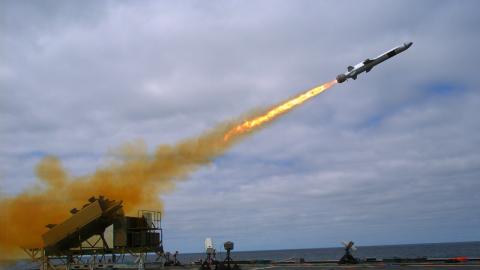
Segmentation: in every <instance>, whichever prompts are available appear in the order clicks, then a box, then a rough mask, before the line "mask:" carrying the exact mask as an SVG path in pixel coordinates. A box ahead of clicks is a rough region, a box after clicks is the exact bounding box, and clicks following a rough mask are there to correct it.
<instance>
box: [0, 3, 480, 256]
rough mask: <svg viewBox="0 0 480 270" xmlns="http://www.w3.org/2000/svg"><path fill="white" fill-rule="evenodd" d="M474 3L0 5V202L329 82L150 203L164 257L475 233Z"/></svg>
mask: <svg viewBox="0 0 480 270" xmlns="http://www.w3.org/2000/svg"><path fill="white" fill-rule="evenodd" d="M479 9H480V3H479V2H478V1H390V0H388V1H353V0H352V1H305V0H301V1H293V0H291V1H273V0H272V1H266V0H265V1H81V2H79V1H2V2H1V3H0V59H2V60H1V61H0V194H1V196H13V195H15V194H19V193H20V192H22V191H24V190H27V189H29V188H31V187H32V186H34V185H35V183H36V181H37V179H36V176H35V173H34V170H35V165H36V164H37V163H38V162H39V161H40V160H41V159H42V158H43V157H44V156H46V155H56V156H58V157H59V158H60V159H61V160H62V162H63V164H64V165H65V167H66V168H67V169H68V170H69V171H70V172H71V173H72V174H74V175H84V174H88V173H90V172H92V171H94V170H95V169H96V168H97V167H100V166H101V165H102V164H103V162H105V159H106V157H108V155H109V153H111V151H112V150H113V149H115V148H116V147H118V146H120V145H122V144H124V143H128V142H135V141H139V140H142V141H144V142H145V143H146V144H147V145H148V147H149V149H150V150H151V151H153V150H154V149H155V147H156V146H157V145H159V144H171V143H175V142H178V141H180V140H182V139H185V138H190V137H194V136H196V135H198V134H201V133H202V132H204V131H206V130H208V129H210V128H212V127H214V126H216V125H217V124H218V123H221V122H222V121H225V120H229V119H234V118H236V117H238V116H239V115H241V114H243V113H245V112H248V111H250V110H252V109H255V108H262V107H265V106H270V105H273V104H276V103H278V102H279V101H282V100H285V99H286V98H289V97H292V96H294V95H296V94H298V93H300V92H301V91H304V90H307V89H309V88H311V87H314V86H316V85H319V84H322V83H324V82H327V81H330V80H332V79H334V78H335V77H336V75H338V74H339V73H343V72H345V70H346V67H347V66H349V65H354V64H356V63H358V62H360V61H363V60H365V59H366V58H368V57H370V58H371V57H375V56H377V55H379V54H381V53H383V52H385V51H387V50H388V49H390V48H392V47H395V46H398V45H400V44H402V43H404V42H408V41H412V42H413V46H412V47H411V48H410V49H409V50H407V51H405V52H403V53H402V54H400V55H398V56H396V57H394V58H392V59H390V60H388V61H386V62H385V63H383V64H381V65H380V66H378V67H375V68H374V69H373V70H372V71H371V72H370V73H368V74H361V75H360V76H359V77H358V79H357V80H356V81H353V80H349V81H347V82H346V83H343V84H338V85H336V86H334V87H333V88H332V89H330V90H328V91H327V92H326V93H323V94H321V95H320V96H318V97H316V98H314V99H313V100H311V101H309V102H307V103H306V104H305V105H303V106H301V107H300V108H298V109H296V110H294V111H292V112H290V113H288V114H287V115H285V116H283V117H282V118H281V119H279V120H277V121H275V122H274V123H272V124H271V125H268V126H267V127H265V128H264V129H262V130H261V131H259V132H256V133H255V134H253V135H252V136H250V137H248V138H247V139H245V140H243V141H242V142H241V143H239V144H237V145H236V146H235V147H233V148H232V149H231V150H230V151H228V152H227V153H226V154H225V155H223V156H221V157H219V158H218V159H216V160H215V161H214V162H213V163H212V164H210V165H208V166H205V167H203V168H201V169H200V170H198V171H196V172H195V173H193V174H191V175H190V176H189V177H188V178H187V179H185V180H184V181H182V182H180V183H178V184H177V186H176V189H175V190H174V191H172V192H171V193H169V194H167V195H163V197H162V199H163V200H164V203H165V210H164V213H163V220H162V226H163V230H164V246H165V249H166V250H172V251H173V250H179V251H180V252H201V251H202V250H203V241H204V239H205V238H206V237H212V238H213V240H214V242H215V243H216V244H217V245H218V246H219V247H221V246H222V243H223V242H224V241H227V240H230V241H233V242H235V248H236V250H263V249H285V248H315V247H336V246H340V241H342V240H354V241H355V242H356V243H357V244H358V245H359V246H362V245H382V244H403V243H423V242H451V241H474V240H480V231H479V230H478V228H479V227H480V200H479V199H480V195H479V191H480V181H479V179H480V136H479V135H478V134H479V133H480V121H479V120H478V115H479V114H480V93H479V91H478V87H479V85H480V79H479V78H480V77H479V76H477V73H478V72H477V70H478V63H479V60H480V59H479V58H480V54H479V53H478V52H477V50H478V48H479V47H480V35H479V31H478V25H480V17H479V16H478V10H479Z"/></svg>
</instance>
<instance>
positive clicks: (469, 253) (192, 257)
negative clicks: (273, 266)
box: [0, 242, 480, 270]
mask: <svg viewBox="0 0 480 270" xmlns="http://www.w3.org/2000/svg"><path fill="white" fill-rule="evenodd" d="M343 254H344V250H343V248H313V249H291V250H259V251H235V250H234V251H233V252H232V254H231V256H232V258H233V259H234V260H239V261H240V260H241V261H247V260H274V261H283V260H296V259H299V258H303V259H305V260H306V261H318V260H338V259H340V257H342V255H343ZM225 255H226V253H225V252H218V253H217V260H224V259H225ZM353 255H354V256H355V257H358V258H363V259H365V258H377V259H386V258H396V257H399V258H421V257H428V258H447V257H449V258H451V257H458V256H466V257H470V258H480V242H461V243H437V244H411V245H388V246H358V249H357V251H355V252H354V253H353ZM151 258H152V259H153V258H154V257H153V256H151ZM178 258H179V260H180V262H181V263H183V264H188V263H191V262H194V261H197V260H199V259H205V254H204V253H189V254H182V253H180V255H179V257H178ZM129 262H130V263H132V260H128V259H127V260H126V263H129ZM32 268H37V269H38V266H37V265H36V264H34V263H31V262H29V261H26V260H20V261H17V262H13V263H12V262H9V263H8V264H1V263H0V269H8V270H20V269H32Z"/></svg>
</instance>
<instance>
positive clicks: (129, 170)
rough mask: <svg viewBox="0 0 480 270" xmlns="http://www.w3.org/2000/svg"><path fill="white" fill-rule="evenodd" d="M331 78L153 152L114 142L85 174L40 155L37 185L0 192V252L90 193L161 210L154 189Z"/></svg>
mask: <svg viewBox="0 0 480 270" xmlns="http://www.w3.org/2000/svg"><path fill="white" fill-rule="evenodd" d="M335 82H336V81H331V82H328V83H326V84H323V85H321V86H318V87H315V88H313V89H311V90H309V91H306V92H304V93H303V94H301V95H299V96H297V97H295V98H292V99H290V100H287V101H285V102H282V103H280V104H279V105H277V106H274V107H273V108H271V109H270V110H263V112H264V113H261V114H259V113H253V114H250V116H251V117H248V119H249V120H246V121H243V122H242V121H239V120H236V121H231V122H229V123H223V124H220V125H218V126H217V127H215V128H213V129H211V130H210V131H208V132H206V133H203V134H201V135H200V136H198V137H195V138H190V139H186V140H183V141H180V142H179V143H177V144H175V145H160V146H158V147H157V149H156V150H155V152H154V153H148V151H147V147H146V145H145V144H144V143H141V142H139V143H130V144H125V145H124V146H122V147H120V148H119V151H118V160H116V161H114V162H111V163H110V164H108V165H107V166H103V167H100V168H98V169H97V170H96V171H95V172H93V173H92V174H89V175H84V176H78V177H75V176H72V175H70V174H69V173H68V172H67V171H66V170H65V169H64V168H63V166H62V163H61V161H60V160H59V159H58V158H56V157H54V156H47V157H45V158H43V159H42V160H41V161H40V162H39V163H38V164H37V166H36V168H35V172H36V175H37V177H38V180H39V183H38V184H37V185H35V186H34V187H32V188H30V189H28V190H26V191H24V192H22V193H20V194H19V195H17V196H13V197H3V198H0V258H11V257H12V256H16V255H18V254H19V253H18V252H19V251H20V249H19V247H24V248H34V247H42V246H43V243H42V239H41V235H42V234H43V233H44V232H46V231H47V229H46V227H45V225H46V224H48V223H60V222H62V221H63V220H64V219H66V218H67V217H68V216H69V215H70V214H69V210H70V209H72V208H73V207H81V206H82V205H84V204H85V203H86V201H87V199H88V198H89V197H91V196H98V195H104V196H106V197H107V198H109V199H115V200H123V202H124V210H125V212H126V213H127V214H136V210H137V209H140V208H143V209H160V210H163V204H162V200H161V198H160V197H159V195H161V194H165V193H167V192H170V191H172V190H173V189H174V187H175V183H176V182H177V181H181V180H183V179H186V177H187V176H188V175H189V173H191V172H193V171H195V170H196V169H198V168H199V167H200V166H203V165H206V164H209V163H210V162H212V161H213V160H214V159H215V158H216V157H218V156H220V155H222V154H223V153H225V151H226V150H228V149H229V148H230V147H231V146H232V145H234V144H235V143H236V142H238V141H240V140H241V139H242V138H243V137H244V136H246V135H248V134H251V133H252V132H253V131H255V130H258V128H259V127H261V126H262V125H264V124H266V123H268V122H271V121H272V120H275V119H277V118H278V116H280V115H283V114H285V113H286V112H288V111H290V110H291V109H293V108H294V107H296V106H298V105H300V104H302V103H304V102H305V101H306V100H308V99H310V98H312V97H314V96H316V95H318V94H320V93H322V92H323V91H325V90H327V89H328V88H330V87H331V86H333V85H334V84H335Z"/></svg>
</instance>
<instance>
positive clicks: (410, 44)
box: [404, 42, 413, 49]
mask: <svg viewBox="0 0 480 270" xmlns="http://www.w3.org/2000/svg"><path fill="white" fill-rule="evenodd" d="M412 44H413V42H406V43H404V45H405V47H406V49H408V48H410V46H412Z"/></svg>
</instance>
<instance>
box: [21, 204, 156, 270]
mask: <svg viewBox="0 0 480 270" xmlns="http://www.w3.org/2000/svg"><path fill="white" fill-rule="evenodd" d="M70 213H71V214H72V215H71V216H70V217H69V218H67V219H66V220H64V221H63V222H62V223H59V224H48V225H47V226H46V227H47V228H49V230H48V231H47V232H46V233H44V234H43V235H42V238H43V242H44V246H43V247H41V248H28V249H27V248H24V249H23V250H24V251H25V253H26V254H27V255H28V256H29V257H30V258H31V259H32V260H33V261H35V262H38V263H39V264H40V269H41V270H48V269H92V270H93V269H98V268H105V267H107V268H114V267H116V266H118V265H120V264H126V263H129V264H130V265H131V264H135V265H137V266H138V269H144V268H145V265H146V264H149V263H150V264H161V263H162V259H163V257H164V251H163V241H162V239H163V233H162V226H161V218H162V215H161V212H159V211H150V210H139V211H138V213H137V216H136V217H131V216H125V215H124V212H123V206H122V201H115V200H109V199H106V198H105V197H103V196H99V197H98V198H95V197H92V198H90V199H89V200H88V203H87V204H85V205H84V206H83V207H82V208H81V209H80V210H78V209H76V208H73V209H72V210H70ZM147 254H156V255H157V256H156V259H155V261H153V262H147V258H148V257H149V256H147ZM126 255H127V256H126ZM128 255H130V256H128ZM132 258H134V259H133V261H132ZM129 260H130V261H129Z"/></svg>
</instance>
